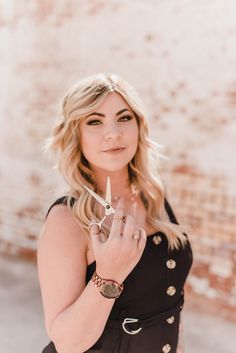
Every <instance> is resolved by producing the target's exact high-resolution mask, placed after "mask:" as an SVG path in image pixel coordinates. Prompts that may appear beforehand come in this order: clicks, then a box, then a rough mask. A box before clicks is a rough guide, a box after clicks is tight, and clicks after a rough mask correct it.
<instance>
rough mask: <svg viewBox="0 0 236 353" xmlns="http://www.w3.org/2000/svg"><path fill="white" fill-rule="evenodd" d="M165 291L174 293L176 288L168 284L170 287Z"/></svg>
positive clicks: (169, 293) (170, 293)
mask: <svg viewBox="0 0 236 353" xmlns="http://www.w3.org/2000/svg"><path fill="white" fill-rule="evenodd" d="M166 292H167V294H168V295H174V294H175V292H176V289H175V287H174V286H170V287H168V288H167V291H166Z"/></svg>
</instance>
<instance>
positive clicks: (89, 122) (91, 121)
mask: <svg viewBox="0 0 236 353" xmlns="http://www.w3.org/2000/svg"><path fill="white" fill-rule="evenodd" d="M124 118H129V119H128V120H126V121H130V120H131V119H133V117H132V116H131V115H124V116H122V117H121V118H120V119H124ZM95 121H99V122H101V120H98V119H93V120H90V121H88V122H87V125H94V124H91V123H93V122H95ZM95 125H97V124H95Z"/></svg>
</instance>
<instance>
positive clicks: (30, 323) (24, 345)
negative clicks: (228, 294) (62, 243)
mask: <svg viewBox="0 0 236 353" xmlns="http://www.w3.org/2000/svg"><path fill="white" fill-rule="evenodd" d="M183 325H184V341H185V352H186V353H233V352H234V353H235V346H236V345H235V334H236V329H235V328H236V327H235V325H233V324H232V323H228V322H225V321H224V320H222V319H220V318H217V317H214V316H210V315H203V314H202V313H198V312H194V311H191V310H190V309H186V308H185V309H184V311H183ZM0 342H1V343H0V351H1V352H2V353H16V352H17V353H40V352H41V351H42V348H43V347H44V346H45V345H46V344H47V343H48V342H49V339H48V337H47V335H46V333H45V329H44V321H43V309H42V304H41V298H40V290H39V284H38V277H37V268H36V266H35V265H34V264H32V263H29V262H24V261H19V260H12V259H7V258H1V259H0ZM233 342H234V343H233ZM144 353H146V352H144Z"/></svg>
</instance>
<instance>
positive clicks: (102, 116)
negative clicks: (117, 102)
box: [85, 109, 131, 118]
mask: <svg viewBox="0 0 236 353" xmlns="http://www.w3.org/2000/svg"><path fill="white" fill-rule="evenodd" d="M125 111H127V112H130V111H129V110H128V109H121V110H120V111H119V112H117V113H116V115H120V114H121V113H123V112H125ZM130 113H131V112H130ZM91 115H98V116H100V117H101V118H105V115H104V114H102V113H97V112H94V113H91V114H89V115H87V116H86V117H85V118H88V117H89V116H91Z"/></svg>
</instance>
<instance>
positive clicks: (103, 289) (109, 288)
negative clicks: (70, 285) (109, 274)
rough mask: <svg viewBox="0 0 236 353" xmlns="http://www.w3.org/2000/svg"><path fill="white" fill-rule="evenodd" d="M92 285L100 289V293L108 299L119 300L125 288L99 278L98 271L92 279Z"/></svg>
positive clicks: (110, 280) (109, 280)
mask: <svg viewBox="0 0 236 353" xmlns="http://www.w3.org/2000/svg"><path fill="white" fill-rule="evenodd" d="M91 281H92V283H93V284H94V285H95V286H96V287H97V288H98V289H99V291H100V293H101V294H102V295H103V296H104V297H105V298H108V299H114V298H118V297H119V295H120V294H121V292H122V290H123V288H124V286H123V284H119V283H118V282H116V281H114V280H112V279H104V278H101V277H99V276H98V274H97V273H96V271H95V272H94V274H93V276H92V278H91Z"/></svg>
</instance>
